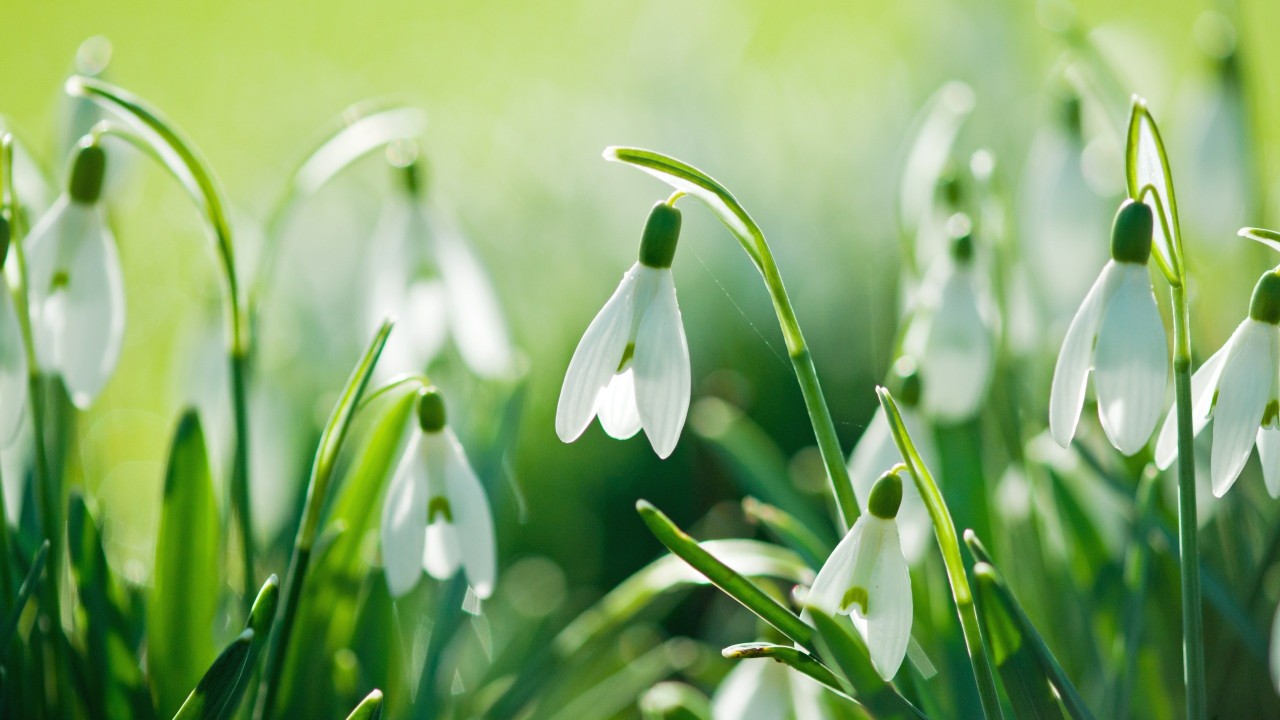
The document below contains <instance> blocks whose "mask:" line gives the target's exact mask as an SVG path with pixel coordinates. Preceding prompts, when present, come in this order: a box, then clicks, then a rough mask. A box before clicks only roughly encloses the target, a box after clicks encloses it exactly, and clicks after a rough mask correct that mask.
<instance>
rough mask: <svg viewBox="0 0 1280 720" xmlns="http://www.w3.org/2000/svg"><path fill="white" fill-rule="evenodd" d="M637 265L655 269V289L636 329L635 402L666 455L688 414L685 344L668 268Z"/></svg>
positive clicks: (651, 440) (654, 441)
mask: <svg viewBox="0 0 1280 720" xmlns="http://www.w3.org/2000/svg"><path fill="white" fill-rule="evenodd" d="M640 269H641V271H642V272H648V273H656V274H657V291H656V293H655V295H654V297H653V301H652V302H651V303H650V304H649V307H648V308H647V310H645V311H644V316H643V318H642V319H641V320H640V328H639V330H637V332H636V357H635V365H634V368H635V383H636V407H637V409H638V410H639V411H640V421H641V424H642V425H643V426H644V431H645V434H647V435H648V436H649V443H650V444H651V445H653V451H654V452H656V453H657V454H658V457H661V458H665V457H667V456H668V455H670V454H671V451H672V450H674V449H675V447H676V442H678V441H679V440H680V431H681V430H683V429H684V421H685V417H686V416H687V415H688V414H689V384H690V377H689V376H690V371H689V346H688V344H687V343H686V341H685V337H684V323H683V322H682V321H681V319H680V307H679V305H678V304H677V303H676V288H675V283H674V281H673V280H672V277H671V271H670V270H669V269H667V270H654V269H653V268H647V267H641V268H640ZM637 311H640V308H639V306H637Z"/></svg>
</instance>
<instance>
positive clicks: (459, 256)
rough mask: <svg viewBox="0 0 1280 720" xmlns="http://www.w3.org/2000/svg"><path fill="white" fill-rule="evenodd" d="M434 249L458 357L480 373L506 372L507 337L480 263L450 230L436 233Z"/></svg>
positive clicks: (509, 353) (509, 356) (509, 354)
mask: <svg viewBox="0 0 1280 720" xmlns="http://www.w3.org/2000/svg"><path fill="white" fill-rule="evenodd" d="M437 253H438V255H439V258H440V272H441V274H442V275H443V276H444V285H445V289H446V291H447V292H448V298H449V302H448V309H449V329H450V330H451V331H452V333H453V339H454V342H455V343H457V345H458V352H459V353H460V354H461V355H462V359H463V360H465V361H466V363H467V365H469V366H470V367H471V369H472V370H474V371H475V372H476V374H477V375H481V376H483V377H502V376H505V375H507V374H509V373H510V372H511V366H512V362H513V360H512V358H513V353H512V349H511V338H510V337H509V336H508V334H507V324H506V322H505V321H504V320H503V317H502V307H501V305H500V304H499V302H498V295H497V293H496V292H495V291H494V289H493V284H492V283H491V282H490V281H489V275H488V273H487V272H485V269H484V266H483V265H482V264H481V263H480V260H479V258H477V257H476V255H475V252H474V251H473V250H472V249H471V247H470V246H469V245H467V243H466V242H465V241H464V240H463V239H462V238H461V237H456V236H454V235H453V234H451V233H442V234H441V235H440V237H439V245H438V246H437Z"/></svg>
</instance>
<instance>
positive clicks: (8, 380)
mask: <svg viewBox="0 0 1280 720" xmlns="http://www.w3.org/2000/svg"><path fill="white" fill-rule="evenodd" d="M27 373H28V368H27V353H26V351H25V349H24V346H23V341H22V329H21V326H20V325H19V324H18V312H17V309H16V308H15V307H14V305H13V296H12V295H11V294H10V293H9V287H8V285H7V284H6V283H5V282H4V281H3V278H0V447H4V446H7V445H9V444H10V443H12V442H13V440H14V438H16V437H17V434H18V429H19V428H20V427H21V426H22V416H23V412H24V411H25V408H26V405H27Z"/></svg>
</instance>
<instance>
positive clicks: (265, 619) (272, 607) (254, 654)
mask: <svg viewBox="0 0 1280 720" xmlns="http://www.w3.org/2000/svg"><path fill="white" fill-rule="evenodd" d="M279 601H280V578H278V577H276V576H275V575H272V576H271V577H269V578H267V581H266V582H265V583H263V584H262V588H261V589H260V590H258V596H257V597H256V598H254V600H253V605H252V606H251V607H250V609H249V622H248V623H246V625H247V627H246V629H248V630H252V631H253V642H252V643H251V644H250V645H249V656H248V657H247V658H245V661H244V666H245V675H246V677H247V676H251V675H253V672H254V670H255V669H256V668H257V667H258V658H260V657H262V651H263V650H265V649H266V647H267V641H268V640H270V639H271V625H272V623H274V622H275V619H276V607H277V606H278V605H279ZM248 688H249V682H247V681H246V682H242V683H239V684H238V685H236V689H235V692H233V693H232V694H231V696H230V697H229V698H228V700H227V712H229V713H234V712H235V710H236V708H238V707H240V702H241V701H242V700H243V699H244V694H245V691H246V690H248Z"/></svg>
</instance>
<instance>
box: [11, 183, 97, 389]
mask: <svg viewBox="0 0 1280 720" xmlns="http://www.w3.org/2000/svg"><path fill="white" fill-rule="evenodd" d="M85 220H86V214H85V213H84V212H83V209H82V208H81V209H80V210H79V211H77V210H76V209H73V203H72V202H71V201H70V200H69V199H68V198H67V197H66V196H65V195H63V196H62V197H59V198H58V200H57V201H55V202H54V204H53V206H52V207H51V208H49V211H48V212H46V213H45V214H44V215H42V216H41V217H40V220H39V221H38V222H37V223H36V225H35V227H33V228H32V229H31V232H30V233H28V234H27V237H26V239H25V240H24V241H23V244H24V246H25V249H26V252H27V258H26V259H27V282H28V283H29V288H28V292H29V293H30V302H31V325H32V327H31V331H32V334H33V335H34V338H33V340H34V342H35V351H36V361H37V362H38V363H39V365H40V368H41V369H42V370H46V371H48V372H51V373H56V372H57V371H58V368H57V363H56V359H55V349H56V347H57V342H58V341H59V340H60V339H61V338H62V337H63V335H64V333H63V326H64V320H63V313H62V312H61V308H60V307H59V306H60V305H61V303H52V304H51V303H50V296H51V290H53V288H54V284H55V283H54V276H55V275H56V274H57V273H58V270H59V265H60V264H64V263H66V262H67V261H68V259H69V258H70V252H69V250H68V246H69V243H68V239H69V238H70V237H73V236H75V237H78V236H80V235H81V234H82V233H83V231H84V229H83V223H84V221H85Z"/></svg>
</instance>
